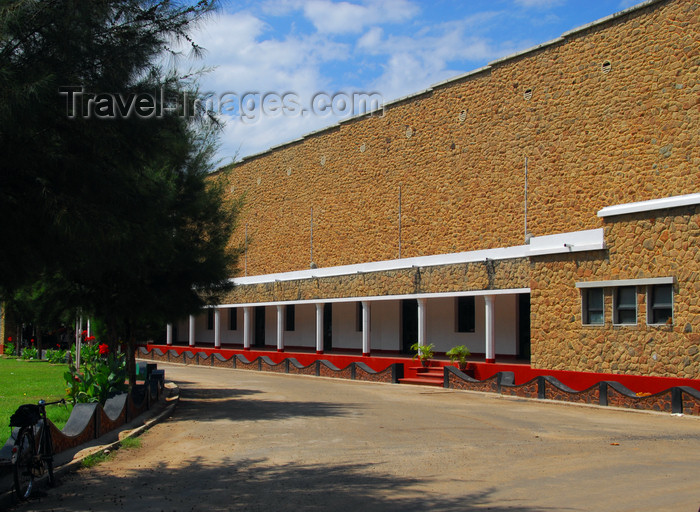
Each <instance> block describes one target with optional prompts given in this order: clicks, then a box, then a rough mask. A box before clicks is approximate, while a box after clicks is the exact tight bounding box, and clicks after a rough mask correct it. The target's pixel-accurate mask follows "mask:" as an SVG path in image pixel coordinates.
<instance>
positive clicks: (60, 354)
mask: <svg viewBox="0 0 700 512" xmlns="http://www.w3.org/2000/svg"><path fill="white" fill-rule="evenodd" d="M46 360H47V361H48V362H49V363H51V364H63V363H65V362H66V351H65V350H60V349H59V350H47V351H46Z"/></svg>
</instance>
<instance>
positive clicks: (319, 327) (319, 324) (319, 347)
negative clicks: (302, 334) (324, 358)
mask: <svg viewBox="0 0 700 512" xmlns="http://www.w3.org/2000/svg"><path fill="white" fill-rule="evenodd" d="M316 353H317V354H323V304H316Z"/></svg>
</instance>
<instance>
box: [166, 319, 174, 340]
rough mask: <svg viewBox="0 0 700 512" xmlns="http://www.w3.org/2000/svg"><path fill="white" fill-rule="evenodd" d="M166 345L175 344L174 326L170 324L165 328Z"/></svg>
mask: <svg viewBox="0 0 700 512" xmlns="http://www.w3.org/2000/svg"><path fill="white" fill-rule="evenodd" d="M165 344H166V345H172V344H173V324H168V325H167V326H166V327H165Z"/></svg>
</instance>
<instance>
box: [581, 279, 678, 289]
mask: <svg viewBox="0 0 700 512" xmlns="http://www.w3.org/2000/svg"><path fill="white" fill-rule="evenodd" d="M675 283H676V278H675V277H646V278H640V279H611V280H607V281H579V282H578V283H576V288H613V287H617V286H654V285H657V284H675Z"/></svg>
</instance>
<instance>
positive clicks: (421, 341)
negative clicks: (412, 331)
mask: <svg viewBox="0 0 700 512" xmlns="http://www.w3.org/2000/svg"><path fill="white" fill-rule="evenodd" d="M426 302H427V301H426V299H418V345H421V346H424V345H425V338H426V334H427V325H426Z"/></svg>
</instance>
